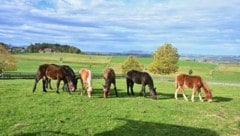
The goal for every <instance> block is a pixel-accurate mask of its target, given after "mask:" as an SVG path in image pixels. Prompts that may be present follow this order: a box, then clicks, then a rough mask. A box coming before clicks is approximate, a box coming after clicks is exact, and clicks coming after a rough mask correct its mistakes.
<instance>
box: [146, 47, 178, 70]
mask: <svg viewBox="0 0 240 136" xmlns="http://www.w3.org/2000/svg"><path fill="white" fill-rule="evenodd" d="M178 60H179V55H178V52H177V48H174V47H173V46H172V45H171V44H169V43H165V44H164V45H162V46H160V47H159V48H158V49H157V50H156V51H155V53H154V54H153V62H152V63H151V64H150V66H149V71H150V72H152V73H155V74H170V73H175V72H177V70H178V65H177V62H178Z"/></svg>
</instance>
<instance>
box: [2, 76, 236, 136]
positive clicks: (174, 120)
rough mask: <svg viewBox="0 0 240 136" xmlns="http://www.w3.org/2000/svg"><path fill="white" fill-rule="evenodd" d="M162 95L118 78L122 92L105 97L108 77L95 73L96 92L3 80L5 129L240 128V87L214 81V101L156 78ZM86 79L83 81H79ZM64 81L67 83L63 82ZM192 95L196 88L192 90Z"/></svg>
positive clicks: (205, 133) (213, 132) (48, 132)
mask: <svg viewBox="0 0 240 136" xmlns="http://www.w3.org/2000/svg"><path fill="white" fill-rule="evenodd" d="M154 82H155V86H156V88H157V93H158V99H157V100H152V99H151V97H150V96H149V91H148V89H147V88H146V89H147V95H148V96H147V97H146V98H144V97H141V96H139V91H140V88H141V86H140V85H135V87H134V90H135V93H136V96H128V95H127V93H126V85H125V80H124V79H123V78H120V79H117V89H118V93H119V97H115V95H114V91H113V90H111V94H110V97H109V98H107V99H104V98H103V92H102V83H103V79H93V88H94V90H93V97H92V98H90V99H89V98H88V97H87V96H86V95H83V96H81V95H80V94H79V90H80V89H78V90H77V92H72V93H71V94H68V93H67V92H63V91H62V90H61V91H60V94H57V93H55V89H56V86H55V81H53V82H52V86H53V87H54V90H48V92H47V93H44V92H43V91H42V88H41V85H42V84H41V82H39V84H38V86H37V90H36V92H35V93H32V87H33V83H34V80H0V98H1V99H0V103H1V104H0V115H1V116H0V122H1V123H0V135H17V136H28V135H42V136H54V135H62V136H70V135H71V136H72V135H73V136H84V135H96V136H109V135H119V136H122V135H125V136H128V135H129V136H132V135H139V136H140V135H141V136H142V135H146V136H147V135H151V136H152V135H184V136H192V135H197V136H218V135H223V136H226V135H239V133H240V109H239V102H240V92H239V90H240V87H239V86H225V85H211V88H212V89H213V90H214V91H213V102H212V103H208V102H200V101H199V99H198V97H197V96H196V97H195V102H194V103H192V102H186V101H185V100H184V99H183V97H182V95H181V94H179V96H178V97H179V99H178V100H175V99H174V97H173V93H174V86H173V82H167V81H163V80H161V79H159V78H154ZM78 85H80V84H78ZM61 86H62V85H61ZM186 94H187V97H188V98H189V99H190V97H191V91H190V90H189V89H187V90H186Z"/></svg>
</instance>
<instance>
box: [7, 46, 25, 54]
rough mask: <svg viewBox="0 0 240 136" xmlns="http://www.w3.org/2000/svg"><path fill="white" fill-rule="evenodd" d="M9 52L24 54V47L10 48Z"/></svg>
mask: <svg viewBox="0 0 240 136" xmlns="http://www.w3.org/2000/svg"><path fill="white" fill-rule="evenodd" d="M10 51H11V52H12V53H23V52H25V51H26V50H25V48H24V47H12V48H10Z"/></svg>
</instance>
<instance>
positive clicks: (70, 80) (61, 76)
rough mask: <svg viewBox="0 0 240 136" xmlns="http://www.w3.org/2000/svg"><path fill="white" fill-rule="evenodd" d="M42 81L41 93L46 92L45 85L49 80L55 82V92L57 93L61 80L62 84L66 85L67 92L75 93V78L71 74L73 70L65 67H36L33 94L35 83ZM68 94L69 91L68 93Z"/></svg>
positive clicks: (45, 65) (49, 65)
mask: <svg viewBox="0 0 240 136" xmlns="http://www.w3.org/2000/svg"><path fill="white" fill-rule="evenodd" d="M40 79H42V87H43V91H44V92H47V91H46V86H47V83H46V82H49V81H50V80H51V79H53V80H57V90H56V92H57V93H59V85H60V82H61V80H63V82H64V86H65V85H66V87H67V89H68V91H69V90H71V91H75V90H76V89H77V78H76V76H75V74H74V72H73V70H72V69H71V68H70V67H69V66H67V65H64V66H59V65H56V64H42V65H40V66H39V67H38V71H37V75H36V78H35V83H34V87H33V92H35V90H36V87H37V83H38V82H39V80H40ZM69 92H70V91H69Z"/></svg>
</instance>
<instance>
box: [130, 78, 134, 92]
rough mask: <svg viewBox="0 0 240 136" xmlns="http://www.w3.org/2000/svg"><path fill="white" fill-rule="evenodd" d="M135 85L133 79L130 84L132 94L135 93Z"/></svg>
mask: <svg viewBox="0 0 240 136" xmlns="http://www.w3.org/2000/svg"><path fill="white" fill-rule="evenodd" d="M133 86H134V82H133V81H131V85H130V89H131V94H132V95H135V94H134V92H133Z"/></svg>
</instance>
